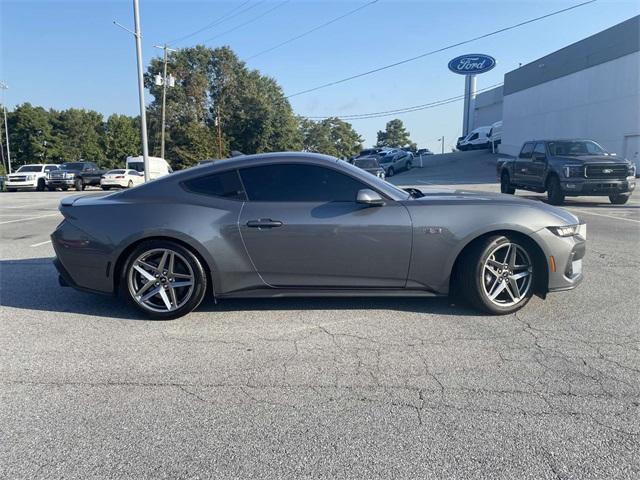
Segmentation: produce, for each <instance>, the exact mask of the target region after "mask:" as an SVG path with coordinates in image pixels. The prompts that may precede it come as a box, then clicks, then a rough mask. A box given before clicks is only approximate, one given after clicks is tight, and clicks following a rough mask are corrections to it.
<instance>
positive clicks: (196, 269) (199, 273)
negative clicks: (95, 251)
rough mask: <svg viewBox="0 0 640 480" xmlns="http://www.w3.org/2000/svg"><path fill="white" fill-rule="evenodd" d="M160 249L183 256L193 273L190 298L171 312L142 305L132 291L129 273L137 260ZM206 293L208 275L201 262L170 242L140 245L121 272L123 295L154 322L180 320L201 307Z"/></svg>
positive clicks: (182, 247) (149, 242)
mask: <svg viewBox="0 0 640 480" xmlns="http://www.w3.org/2000/svg"><path fill="white" fill-rule="evenodd" d="M159 249H163V250H167V251H170V252H174V253H176V254H178V255H179V256H181V257H182V259H184V260H185V261H186V262H187V263H188V264H189V266H190V268H191V270H192V272H193V288H192V290H191V293H190V296H189V297H188V298H187V297H186V296H185V299H184V302H185V303H184V304H183V305H181V306H180V307H179V308H177V309H175V310H171V311H155V310H153V309H150V308H147V307H145V306H144V305H142V304H140V303H139V302H138V301H136V300H135V298H134V294H133V292H132V291H131V288H132V287H131V286H130V284H129V272H130V270H131V269H132V267H133V263H134V262H135V261H136V259H137V258H138V257H140V256H141V255H144V254H145V253H148V252H150V251H154V250H159ZM157 266H158V265H157ZM134 275H135V274H134ZM185 288H186V287H185ZM206 291H207V274H206V272H205V269H204V266H203V265H202V263H201V261H200V260H199V259H198V257H197V256H196V255H195V254H194V253H193V252H192V251H191V250H189V249H188V248H185V247H184V246H182V245H180V244H178V243H175V242H172V241H169V240H149V241H144V242H142V243H140V245H138V246H137V247H136V248H134V250H133V251H132V252H131V253H130V254H129V256H128V257H127V260H126V262H125V263H124V267H123V268H122V271H121V272H120V293H121V295H123V296H124V298H126V299H127V301H128V302H129V303H131V304H132V305H133V306H135V307H136V308H137V309H138V310H140V311H141V312H143V313H144V314H145V315H146V316H147V317H149V318H151V319H153V320H172V319H174V318H179V317H182V316H184V315H186V314H188V313H190V312H191V311H193V310H194V309H195V308H197V307H198V305H200V303H201V302H202V300H203V298H204V296H205V293H206ZM178 303H180V302H178Z"/></svg>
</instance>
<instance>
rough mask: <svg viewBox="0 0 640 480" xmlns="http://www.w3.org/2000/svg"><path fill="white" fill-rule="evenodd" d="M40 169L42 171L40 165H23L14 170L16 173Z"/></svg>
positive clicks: (38, 170)
mask: <svg viewBox="0 0 640 480" xmlns="http://www.w3.org/2000/svg"><path fill="white" fill-rule="evenodd" d="M41 171H42V165H23V166H22V167H20V168H19V169H18V170H16V173H18V172H20V173H24V172H41Z"/></svg>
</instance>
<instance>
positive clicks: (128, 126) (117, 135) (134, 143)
mask: <svg viewBox="0 0 640 480" xmlns="http://www.w3.org/2000/svg"><path fill="white" fill-rule="evenodd" d="M104 150H105V157H106V162H105V166H106V167H109V168H111V167H119V166H120V167H122V166H124V164H125V159H126V158H127V157H129V156H137V155H140V151H141V139H140V120H139V118H133V117H128V116H127V115H118V114H113V115H111V116H110V117H109V118H108V119H107V123H106V124H105V133H104Z"/></svg>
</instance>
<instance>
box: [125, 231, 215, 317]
mask: <svg viewBox="0 0 640 480" xmlns="http://www.w3.org/2000/svg"><path fill="white" fill-rule="evenodd" d="M120 285H121V289H122V291H123V294H124V295H125V296H126V297H127V298H128V299H129V300H130V302H131V303H133V305H135V306H136V307H137V308H138V309H139V310H141V311H142V312H144V313H145V314H146V315H147V316H148V317H150V318H152V319H155V320H170V319H173V318H178V317H181V316H183V315H186V314H187V313H189V312H191V311H192V310H193V309H195V308H196V307H197V306H198V305H200V302H202V299H203V298H204V295H205V292H206V290H207V275H206V273H205V270H204V267H203V266H202V263H201V262H200V260H199V259H198V257H196V256H195V255H194V254H193V253H192V252H191V251H190V250H188V249H187V248H185V247H183V246H182V245H179V244H177V243H174V242H171V241H160V240H158V241H156V240H152V241H146V242H143V243H141V244H140V245H138V247H136V248H135V249H134V251H133V252H131V254H130V255H129V257H128V259H127V262H126V264H125V268H124V269H123V272H122V277H121V282H120Z"/></svg>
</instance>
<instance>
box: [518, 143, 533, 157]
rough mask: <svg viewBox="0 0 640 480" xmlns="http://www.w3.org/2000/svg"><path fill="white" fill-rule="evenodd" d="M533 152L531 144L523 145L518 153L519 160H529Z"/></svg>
mask: <svg viewBox="0 0 640 480" xmlns="http://www.w3.org/2000/svg"><path fill="white" fill-rule="evenodd" d="M531 152H533V143H525V144H524V146H523V147H522V150H521V151H520V158H531Z"/></svg>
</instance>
